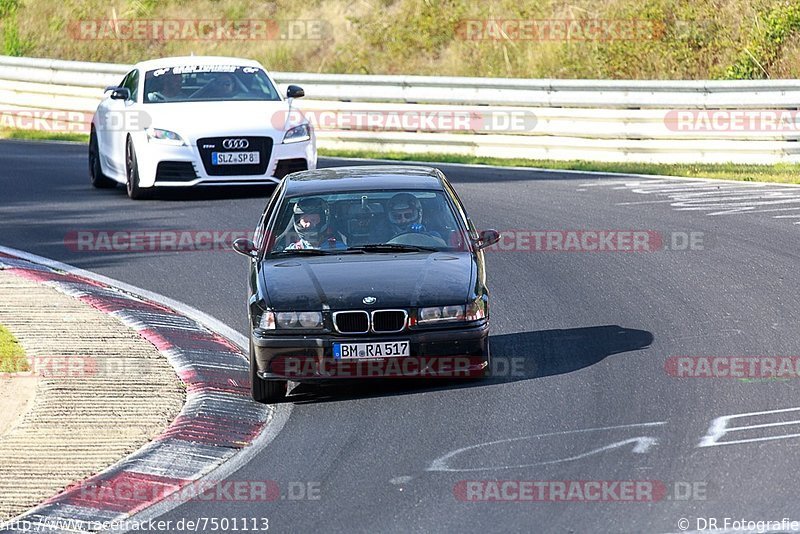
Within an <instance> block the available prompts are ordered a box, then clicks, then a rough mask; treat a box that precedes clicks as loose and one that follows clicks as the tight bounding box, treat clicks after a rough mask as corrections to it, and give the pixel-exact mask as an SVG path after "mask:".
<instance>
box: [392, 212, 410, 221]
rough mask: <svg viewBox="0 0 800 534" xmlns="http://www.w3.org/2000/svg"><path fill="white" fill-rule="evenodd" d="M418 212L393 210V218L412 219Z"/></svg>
mask: <svg viewBox="0 0 800 534" xmlns="http://www.w3.org/2000/svg"><path fill="white" fill-rule="evenodd" d="M415 215H416V213H415V212H414V210H406V211H393V212H392V218H393V219H394V220H396V221H412V220H414V216H415Z"/></svg>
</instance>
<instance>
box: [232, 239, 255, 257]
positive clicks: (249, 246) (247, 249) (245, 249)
mask: <svg viewBox="0 0 800 534" xmlns="http://www.w3.org/2000/svg"><path fill="white" fill-rule="evenodd" d="M233 250H235V251H236V252H238V253H239V254H241V255H243V256H247V257H248V258H255V257H256V256H258V249H257V248H256V245H255V243H253V242H252V241H251V240H249V239H247V238H246V237H240V238H239V239H237V240H236V241H234V242H233Z"/></svg>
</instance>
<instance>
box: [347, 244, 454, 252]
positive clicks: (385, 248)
mask: <svg viewBox="0 0 800 534" xmlns="http://www.w3.org/2000/svg"><path fill="white" fill-rule="evenodd" d="M347 250H362V251H364V252H421V251H429V252H439V249H438V248H434V247H421V246H418V245H401V244H399V243H372V244H369V245H361V246H359V247H348V248H347Z"/></svg>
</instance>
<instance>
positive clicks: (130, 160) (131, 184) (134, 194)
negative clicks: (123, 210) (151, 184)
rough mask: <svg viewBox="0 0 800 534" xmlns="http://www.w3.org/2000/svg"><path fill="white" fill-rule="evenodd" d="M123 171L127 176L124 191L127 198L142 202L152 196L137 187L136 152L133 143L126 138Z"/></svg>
mask: <svg viewBox="0 0 800 534" xmlns="http://www.w3.org/2000/svg"><path fill="white" fill-rule="evenodd" d="M125 171H126V175H127V178H128V179H127V181H126V189H127V190H128V196H129V197H130V198H132V199H133V200H144V199H147V198H150V197H151V196H152V192H151V191H150V190H148V189H146V188H142V187H140V186H139V163H138V162H137V161H136V151H135V150H134V149H133V141H132V140H131V138H130V137H128V140H127V142H126V143H125Z"/></svg>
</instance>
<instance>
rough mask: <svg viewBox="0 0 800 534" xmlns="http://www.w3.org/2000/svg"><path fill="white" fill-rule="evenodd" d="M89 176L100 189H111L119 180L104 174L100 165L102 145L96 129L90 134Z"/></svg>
mask: <svg viewBox="0 0 800 534" xmlns="http://www.w3.org/2000/svg"><path fill="white" fill-rule="evenodd" d="M89 178H90V179H91V181H92V185H93V186H94V187H96V188H98V189H110V188H112V187H114V186H116V185H117V182H115V181H114V180H112V179H111V178H109V177H108V176H106V175H105V174H103V167H101V166H100V147H99V145H98V143H97V132H95V131H94V129H92V133H91V134H89Z"/></svg>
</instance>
